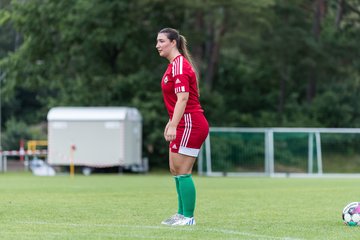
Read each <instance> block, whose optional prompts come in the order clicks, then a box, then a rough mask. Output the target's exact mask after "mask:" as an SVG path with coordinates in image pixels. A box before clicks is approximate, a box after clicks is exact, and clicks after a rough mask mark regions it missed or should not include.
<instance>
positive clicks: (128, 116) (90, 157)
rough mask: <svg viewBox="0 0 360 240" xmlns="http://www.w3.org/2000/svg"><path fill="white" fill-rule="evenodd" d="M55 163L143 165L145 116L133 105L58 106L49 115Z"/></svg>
mask: <svg viewBox="0 0 360 240" xmlns="http://www.w3.org/2000/svg"><path fill="white" fill-rule="evenodd" d="M47 120H48V163H49V164H51V165H53V166H70V164H72V163H73V164H74V166H81V167H90V168H96V167H101V168H104V167H116V166H118V167H121V168H125V169H141V167H142V157H141V152H142V147H141V145H142V117H141V114H140V112H139V111H138V110H137V109H136V108H130V107H55V108H52V109H50V111H49V113H48V115H47Z"/></svg>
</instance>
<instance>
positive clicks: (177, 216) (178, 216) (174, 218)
mask: <svg viewBox="0 0 360 240" xmlns="http://www.w3.org/2000/svg"><path fill="white" fill-rule="evenodd" d="M182 218H184V215H181V214H179V213H176V214H174V215H172V216H171V217H169V218H168V219H165V220H164V221H162V222H161V224H164V225H173V224H174V223H175V222H177V221H179V220H180V219H182Z"/></svg>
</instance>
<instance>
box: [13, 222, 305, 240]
mask: <svg viewBox="0 0 360 240" xmlns="http://www.w3.org/2000/svg"><path fill="white" fill-rule="evenodd" d="M16 223H18V224H29V225H59V226H64V227H85V228H94V227H100V228H101V227H108V228H136V229H158V230H169V229H171V230H175V231H185V232H189V231H195V230H203V231H205V232H213V233H222V234H225V235H233V236H234V235H238V236H247V237H251V238H257V239H269V240H304V239H300V238H293V237H272V236H267V235H261V234H254V233H249V232H242V231H237V230H231V229H223V228H207V227H199V226H193V227H189V226H187V227H186V226H185V227H171V226H143V225H124V224H83V223H57V222H46V221H16ZM129 237H138V238H144V237H145V236H143V235H138V236H134V235H131V236H129ZM151 238H154V239H162V238H161V237H151Z"/></svg>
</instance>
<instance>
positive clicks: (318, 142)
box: [315, 132, 323, 174]
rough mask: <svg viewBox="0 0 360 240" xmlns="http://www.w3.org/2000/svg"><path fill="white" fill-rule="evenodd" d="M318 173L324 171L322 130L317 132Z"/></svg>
mask: <svg viewBox="0 0 360 240" xmlns="http://www.w3.org/2000/svg"><path fill="white" fill-rule="evenodd" d="M315 140H316V158H317V167H318V174H322V173H323V169H322V153H321V139H320V132H316V133H315Z"/></svg>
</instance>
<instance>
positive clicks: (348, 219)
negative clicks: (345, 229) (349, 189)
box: [342, 202, 360, 226]
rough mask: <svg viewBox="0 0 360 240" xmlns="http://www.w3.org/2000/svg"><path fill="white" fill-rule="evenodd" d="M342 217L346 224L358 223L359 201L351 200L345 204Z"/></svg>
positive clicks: (359, 219)
mask: <svg viewBox="0 0 360 240" xmlns="http://www.w3.org/2000/svg"><path fill="white" fill-rule="evenodd" d="M342 219H343V220H344V223H345V224H346V225H348V226H358V225H360V202H352V203H349V204H348V205H346V207H345V208H344V210H343V213H342Z"/></svg>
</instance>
